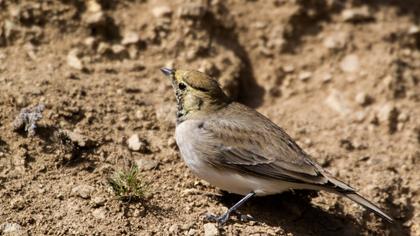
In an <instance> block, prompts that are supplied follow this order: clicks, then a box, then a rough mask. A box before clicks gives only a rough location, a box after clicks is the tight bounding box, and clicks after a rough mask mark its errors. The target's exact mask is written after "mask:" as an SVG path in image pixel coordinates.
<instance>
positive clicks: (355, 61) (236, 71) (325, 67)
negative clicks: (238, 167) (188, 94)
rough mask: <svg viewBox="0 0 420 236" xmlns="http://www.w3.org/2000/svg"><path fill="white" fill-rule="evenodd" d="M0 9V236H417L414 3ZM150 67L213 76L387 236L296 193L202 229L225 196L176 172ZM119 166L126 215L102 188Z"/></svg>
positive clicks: (344, 205) (164, 85) (6, 5)
mask: <svg viewBox="0 0 420 236" xmlns="http://www.w3.org/2000/svg"><path fill="white" fill-rule="evenodd" d="M0 8H1V9H2V11H0V198H1V200H2V201H0V209H2V210H1V211H0V222H1V225H0V232H1V233H0V234H4V235H7V234H22V235H23V234H139V233H140V234H147V235H148V234H161V235H168V234H172V235H196V234H207V235H214V234H217V233H222V234H229V235H230V234H241V235H242V234H243V235H247V234H256V233H261V232H263V233H264V234H268V235H324V234H345V235H355V234H362V235H371V234H373V235H384V234H386V235H389V234H392V235H410V234H411V235H418V234H419V228H420V225H419V222H420V210H419V209H420V205H419V203H420V198H419V192H418V191H419V186H418V183H419V182H420V175H418V174H417V169H418V168H417V167H418V166H419V160H420V151H419V148H420V132H419V130H420V120H419V119H418V118H417V117H419V116H420V109H419V107H420V104H419V103H420V85H419V83H420V82H419V80H420V25H419V22H420V21H419V17H418V16H419V15H420V7H419V6H418V4H417V2H416V1H415V0H410V1H397V0H393V1H382V2H377V1H356V0H349V1H339V2H338V1H325V2H321V1H303V0H302V1H300V0H298V1H277V0H273V1H241V2H236V1H216V0H210V1H194V2H193V1H178V0H177V1H131V0H124V1H99V0H83V1H66V0H60V1H41V0H35V1H21V0H18V1H1V0H0ZM163 66H168V67H179V68H186V69H197V70H200V71H203V72H206V73H208V74H210V75H212V76H214V77H216V78H218V79H219V81H220V83H221V85H222V87H223V89H224V90H225V91H226V92H227V93H228V94H229V95H230V96H231V97H233V98H234V99H237V100H238V101H240V102H242V103H245V104H247V105H249V106H252V107H254V108H256V109H258V110H259V111H260V112H262V113H263V114H264V115H266V116H268V117H269V118H271V119H272V120H273V121H274V122H276V123H277V124H279V125H280V126H282V127H284V128H285V129H286V130H287V131H288V133H290V134H291V135H292V136H293V137H294V138H295V139H297V140H298V142H299V144H300V145H301V146H302V147H303V148H304V149H305V150H307V151H308V152H309V153H310V154H311V155H313V156H314V159H316V160H317V161H318V162H319V163H321V164H322V165H323V166H324V167H325V168H326V169H328V170H329V171H330V172H331V173H332V174H334V175H335V176H337V177H338V178H340V179H342V180H343V181H345V182H348V183H351V185H352V186H354V187H355V188H356V189H358V190H360V193H361V194H362V195H363V196H365V197H366V198H368V199H371V200H372V201H373V202H375V203H378V205H380V206H381V208H383V209H384V210H385V211H386V212H389V213H390V214H391V215H392V216H393V217H394V218H395V219H396V223H395V224H394V225H388V224H386V223H384V222H382V221H381V220H380V219H378V218H376V217H374V216H373V215H372V214H370V213H368V212H366V211H364V210H362V209H360V208H358V207H356V206H355V205H353V204H351V203H350V202H349V201H346V200H342V199H341V198H338V197H337V196H333V195H331V194H327V193H320V194H318V195H313V194H312V195H308V194H307V193H306V192H299V191H297V192H296V193H285V194H281V195H279V196H272V197H267V198H256V199H253V200H252V201H250V202H249V204H247V205H246V206H244V207H243V208H242V209H241V213H244V214H249V215H251V216H253V218H254V220H252V221H246V222H242V221H241V219H240V218H239V217H238V218H235V217H234V218H233V219H232V220H231V221H229V222H228V224H227V225H226V226H225V227H224V228H223V229H218V228H216V227H214V225H213V224H209V223H206V222H203V221H202V219H203V217H204V216H205V215H206V213H208V212H210V213H213V214H216V213H222V212H224V211H225V210H226V209H227V207H230V206H231V205H232V204H233V203H234V202H235V200H237V199H238V198H237V196H231V195H226V196H222V197H220V193H219V191H218V190H217V189H215V188H214V187H212V186H210V185H209V184H207V183H206V182H204V181H202V180H199V179H198V178H196V177H194V176H193V175H192V174H191V173H190V172H189V171H188V169H187V168H186V166H185V165H184V163H183V162H182V160H181V158H180V156H179V153H178V150H177V148H176V144H175V140H174V138H173V132H174V128H175V122H174V121H175V110H176V108H175V97H174V95H173V92H172V88H171V85H170V83H169V82H168V81H166V80H165V78H164V76H162V75H161V73H160V71H159V68H161V67H163ZM38 104H44V105H45V109H44V110H43V112H42V119H38V118H39V116H37V115H35V116H34V118H36V119H26V118H29V116H26V118H25V117H23V116H22V118H25V119H21V120H22V122H20V123H19V124H20V125H19V127H20V128H25V127H27V129H28V131H29V129H30V130H33V132H32V131H30V132H31V135H28V136H27V135H22V133H21V132H14V131H13V129H14V127H13V121H14V119H15V118H16V117H19V114H20V112H21V110H22V109H25V108H26V107H29V108H31V107H35V106H37V105H38ZM24 111H25V110H24ZM26 111H27V112H26V113H25V114H29V115H30V114H32V113H33V111H32V110H26ZM31 112H32V113H31ZM35 113H36V112H35ZM35 113H33V114H35ZM38 113H39V114H40V112H38ZM38 113H37V114H38ZM37 117H38V118H37ZM26 121H27V122H26ZM23 126H25V127H23ZM35 126H36V127H35ZM31 127H33V128H34V129H31ZM133 137H134V138H133ZM134 165H136V166H138V175H139V177H140V178H141V179H142V181H144V182H145V183H148V187H147V189H148V191H147V192H148V196H147V201H145V202H142V203H141V204H140V203H136V202H130V203H127V202H125V201H120V199H119V198H118V197H116V196H115V194H114V192H113V191H112V189H111V187H110V185H109V183H108V178H109V177H111V176H112V175H113V173H115V171H118V170H124V169H129V168H130V167H132V166H134Z"/></svg>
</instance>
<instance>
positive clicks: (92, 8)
mask: <svg viewBox="0 0 420 236" xmlns="http://www.w3.org/2000/svg"><path fill="white" fill-rule="evenodd" d="M86 9H87V11H89V12H100V11H102V6H101V4H99V3H98V2H97V1H96V0H87V1H86Z"/></svg>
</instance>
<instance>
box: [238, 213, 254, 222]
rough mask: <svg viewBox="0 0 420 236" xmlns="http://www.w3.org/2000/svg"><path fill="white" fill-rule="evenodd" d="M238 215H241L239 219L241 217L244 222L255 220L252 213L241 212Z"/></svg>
mask: <svg viewBox="0 0 420 236" xmlns="http://www.w3.org/2000/svg"><path fill="white" fill-rule="evenodd" d="M238 216H239V219H240V220H241V221H242V222H248V221H251V220H254V217H253V216H251V215H244V214H239V215H238Z"/></svg>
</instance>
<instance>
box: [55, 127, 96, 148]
mask: <svg viewBox="0 0 420 236" xmlns="http://www.w3.org/2000/svg"><path fill="white" fill-rule="evenodd" d="M58 132H59V136H60V137H61V138H62V139H64V140H70V141H71V142H72V143H73V144H75V145H76V146H78V147H93V146H95V141H93V140H92V139H90V138H88V137H86V136H84V135H82V134H79V133H77V132H73V131H70V130H60V131H58Z"/></svg>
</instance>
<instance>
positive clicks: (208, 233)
mask: <svg viewBox="0 0 420 236" xmlns="http://www.w3.org/2000/svg"><path fill="white" fill-rule="evenodd" d="M217 235H219V229H217V227H216V225H215V224H213V223H206V224H204V236H217Z"/></svg>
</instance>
